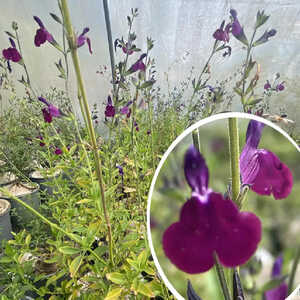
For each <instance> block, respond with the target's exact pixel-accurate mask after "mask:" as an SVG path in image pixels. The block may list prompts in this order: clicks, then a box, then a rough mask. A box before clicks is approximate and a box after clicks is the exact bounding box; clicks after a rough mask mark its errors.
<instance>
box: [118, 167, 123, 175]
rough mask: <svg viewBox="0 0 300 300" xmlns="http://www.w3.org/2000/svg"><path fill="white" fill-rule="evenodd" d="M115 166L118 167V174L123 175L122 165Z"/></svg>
mask: <svg viewBox="0 0 300 300" xmlns="http://www.w3.org/2000/svg"><path fill="white" fill-rule="evenodd" d="M117 168H118V169H119V174H120V175H121V176H124V170H123V167H122V166H119V165H118V166H117Z"/></svg>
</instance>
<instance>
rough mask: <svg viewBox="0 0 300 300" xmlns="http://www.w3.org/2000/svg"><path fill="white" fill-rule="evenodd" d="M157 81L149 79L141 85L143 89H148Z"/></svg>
mask: <svg viewBox="0 0 300 300" xmlns="http://www.w3.org/2000/svg"><path fill="white" fill-rule="evenodd" d="M154 83H155V80H148V81H145V82H144V83H143V84H142V85H141V86H140V88H141V89H146V88H148V87H152V85H153V84H154Z"/></svg>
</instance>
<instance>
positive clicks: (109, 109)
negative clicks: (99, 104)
mask: <svg viewBox="0 0 300 300" xmlns="http://www.w3.org/2000/svg"><path fill="white" fill-rule="evenodd" d="M104 114H105V117H108V118H112V117H114V116H115V114H116V110H115V107H114V106H113V105H112V100H111V97H110V96H108V97H107V104H106V108H105V112H104Z"/></svg>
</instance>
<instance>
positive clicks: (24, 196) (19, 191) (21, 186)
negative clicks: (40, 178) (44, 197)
mask: <svg viewBox="0 0 300 300" xmlns="http://www.w3.org/2000/svg"><path fill="white" fill-rule="evenodd" d="M7 189H8V191H9V192H10V193H11V194H13V195H14V196H16V197H18V198H19V199H21V200H22V201H24V202H25V203H26V204H28V205H30V206H31V207H32V208H34V209H35V210H39V208H40V205H41V202H40V195H39V185H38V184H36V183H32V184H26V183H13V184H11V185H9V186H8V187H7ZM9 201H10V202H11V208H12V209H14V210H15V213H16V215H17V221H16V222H17V223H19V222H20V223H21V224H18V225H23V223H25V224H26V223H29V222H30V221H31V220H32V219H33V218H34V217H35V216H34V214H33V213H32V212H31V211H30V210H28V209H27V208H26V207H24V206H23V205H22V204H20V203H19V202H17V201H16V200H14V199H9ZM14 219H16V218H13V220H14ZM13 223H14V222H13Z"/></svg>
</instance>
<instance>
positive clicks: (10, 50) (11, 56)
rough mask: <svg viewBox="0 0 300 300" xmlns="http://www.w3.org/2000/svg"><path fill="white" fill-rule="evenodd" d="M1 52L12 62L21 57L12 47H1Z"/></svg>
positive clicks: (17, 60)
mask: <svg viewBox="0 0 300 300" xmlns="http://www.w3.org/2000/svg"><path fill="white" fill-rule="evenodd" d="M2 54H3V56H4V58H5V59H6V60H11V61H13V62H19V61H20V60H21V59H22V57H21V54H20V53H19V51H18V50H17V49H16V48H13V47H9V48H7V49H3V51H2Z"/></svg>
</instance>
